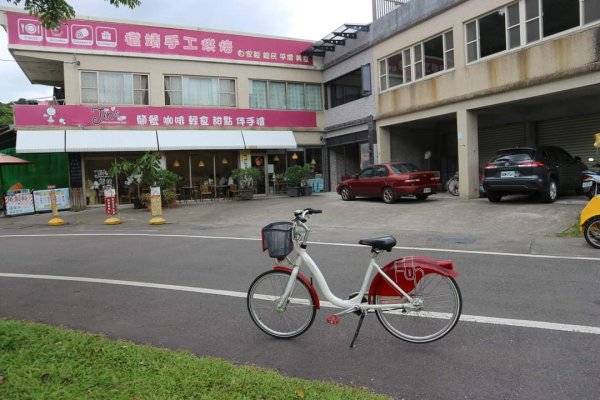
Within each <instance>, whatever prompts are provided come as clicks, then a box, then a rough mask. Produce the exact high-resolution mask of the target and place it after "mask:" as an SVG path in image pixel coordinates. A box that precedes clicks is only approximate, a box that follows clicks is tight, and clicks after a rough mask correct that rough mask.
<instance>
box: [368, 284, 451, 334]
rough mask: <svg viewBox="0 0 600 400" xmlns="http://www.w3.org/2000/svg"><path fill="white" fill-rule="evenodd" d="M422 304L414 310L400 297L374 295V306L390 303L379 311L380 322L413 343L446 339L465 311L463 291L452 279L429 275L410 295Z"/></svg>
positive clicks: (391, 331) (377, 312) (388, 329)
mask: <svg viewBox="0 0 600 400" xmlns="http://www.w3.org/2000/svg"><path fill="white" fill-rule="evenodd" d="M409 295H410V296H411V297H412V298H413V299H415V302H416V303H418V304H419V307H418V308H417V309H415V310H407V309H403V308H402V307H403V306H404V305H407V301H406V299H405V298H404V297H403V296H401V295H398V296H380V295H375V298H374V302H375V304H389V306H390V308H385V309H377V310H375V311H376V314H377V318H378V319H379V322H381V324H382V325H383V327H384V328H385V329H386V330H387V331H388V332H389V333H391V334H392V335H394V336H396V337H397V338H399V339H402V340H405V341H407V342H411V343H429V342H433V341H436V340H438V339H441V338H442V337H444V336H446V335H447V334H448V333H449V332H450V331H451V330H452V329H453V328H454V327H455V326H456V323H457V322H458V319H459V318H460V313H461V310H462V298H461V294H460V289H459V288H458V285H457V284H456V281H455V280H454V279H453V278H450V277H447V276H443V275H439V274H433V273H432V274H427V275H425V276H423V278H421V280H420V281H419V283H418V284H417V286H416V287H415V289H414V290H413V291H412V292H411V293H409Z"/></svg>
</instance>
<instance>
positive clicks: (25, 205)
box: [4, 193, 35, 216]
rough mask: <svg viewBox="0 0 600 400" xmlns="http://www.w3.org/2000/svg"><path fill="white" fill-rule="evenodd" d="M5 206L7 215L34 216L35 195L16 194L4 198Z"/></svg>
mask: <svg viewBox="0 0 600 400" xmlns="http://www.w3.org/2000/svg"><path fill="white" fill-rule="evenodd" d="M4 204H5V207H6V210H5V214H6V215H10V216H14V215H24V214H33V213H34V212H35V207H34V206H33V195H32V194H31V193H15V194H9V195H6V196H4Z"/></svg>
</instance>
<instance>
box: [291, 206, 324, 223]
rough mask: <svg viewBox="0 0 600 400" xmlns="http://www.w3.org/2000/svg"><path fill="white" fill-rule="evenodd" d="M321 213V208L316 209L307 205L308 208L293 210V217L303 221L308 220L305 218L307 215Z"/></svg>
mask: <svg viewBox="0 0 600 400" xmlns="http://www.w3.org/2000/svg"><path fill="white" fill-rule="evenodd" d="M321 213H323V210H317V209H315V208H310V207H309V208H305V209H304V210H296V211H294V217H295V219H297V220H298V221H300V222H302V223H304V222H306V221H308V218H306V216H307V215H312V214H321Z"/></svg>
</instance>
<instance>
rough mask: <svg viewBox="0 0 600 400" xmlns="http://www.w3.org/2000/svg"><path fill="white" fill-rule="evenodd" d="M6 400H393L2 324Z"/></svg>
mask: <svg viewBox="0 0 600 400" xmlns="http://www.w3.org/2000/svg"><path fill="white" fill-rule="evenodd" d="M0 399H11V400H18V399H40V400H42V399H43V400H48V399H57V400H58V399H60V400H70V399H73V400H74V399H77V400H81V399H103V400H104V399H128V400H136V399H139V400H142V399H144V400H145V399H269V400H271V399H357V400H358V399H360V400H368V399H389V398H388V397H385V396H380V395H376V394H373V393H371V392H368V391H367V390H364V389H362V388H355V387H344V386H340V385H337V384H331V383H325V382H315V381H308V380H302V379H295V378H289V377H286V376H283V375H281V374H279V373H277V372H276V371H273V370H266V369H261V368H257V367H253V366H236V365H234V364H232V363H230V362H227V361H223V360H218V359H211V358H199V357H196V356H194V355H192V354H190V353H188V352H184V351H169V350H165V349H159V348H154V347H151V346H144V345H137V344H133V343H131V342H125V341H114V340H109V339H107V338H105V337H102V336H99V335H91V334H86V333H81V332H76V331H72V330H67V329H61V328H55V327H49V326H46V325H42V324H34V323H25V322H17V321H12V320H5V319H0Z"/></svg>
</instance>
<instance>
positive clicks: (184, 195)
mask: <svg viewBox="0 0 600 400" xmlns="http://www.w3.org/2000/svg"><path fill="white" fill-rule="evenodd" d="M179 190H180V193H181V200H183V202H184V203H186V204H187V201H188V200H194V201H196V186H182V187H181V188H180V189H179Z"/></svg>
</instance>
